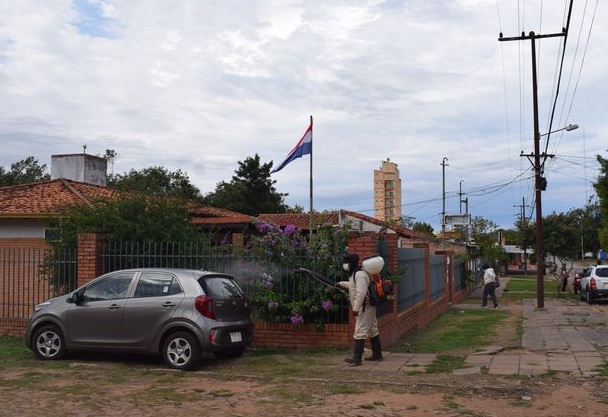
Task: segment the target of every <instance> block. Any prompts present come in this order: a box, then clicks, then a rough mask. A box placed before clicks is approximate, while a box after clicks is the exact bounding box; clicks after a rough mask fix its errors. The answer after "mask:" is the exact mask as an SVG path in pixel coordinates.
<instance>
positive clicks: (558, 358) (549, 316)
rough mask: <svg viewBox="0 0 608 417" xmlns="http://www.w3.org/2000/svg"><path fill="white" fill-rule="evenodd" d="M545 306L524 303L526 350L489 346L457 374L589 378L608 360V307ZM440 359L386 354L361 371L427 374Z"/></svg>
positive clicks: (462, 306) (561, 302)
mask: <svg viewBox="0 0 608 417" xmlns="http://www.w3.org/2000/svg"><path fill="white" fill-rule="evenodd" d="M505 284H506V282H505ZM502 287H504V285H502ZM499 300H500V298H499ZM499 302H500V301H499ZM544 304H545V308H544V309H542V310H538V309H537V308H536V300H535V299H534V300H533V299H528V300H524V302H523V336H522V345H521V349H517V350H503V349H502V348H501V347H500V346H487V347H485V348H484V351H482V352H476V353H475V354H472V355H469V356H468V357H467V358H466V364H467V365H468V367H467V368H464V369H458V370H456V371H454V373H455V374H460V375H467V374H476V373H481V372H482V369H485V370H487V373H489V374H496V375H538V374H544V373H547V372H549V371H556V372H568V373H571V374H573V375H588V374H590V373H593V372H594V371H595V369H596V367H597V366H598V365H601V364H602V363H604V362H605V361H607V360H608V304H599V305H598V304H595V305H587V303H585V302H582V301H581V302H577V301H573V300H553V299H551V300H545V302H544ZM452 308H458V309H466V308H476V309H477V308H481V303H480V305H474V304H458V305H454V306H453V307H452ZM436 356H437V355H435V354H428V353H427V354H420V353H418V354H414V353H391V352H384V360H383V361H381V362H364V364H363V365H362V366H361V367H358V369H361V370H362V371H365V370H368V371H385V372H406V373H407V372H425V366H426V365H428V364H430V363H432V362H433V361H434V360H435V358H436Z"/></svg>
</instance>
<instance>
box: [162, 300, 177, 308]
mask: <svg viewBox="0 0 608 417" xmlns="http://www.w3.org/2000/svg"><path fill="white" fill-rule="evenodd" d="M163 307H175V303H174V302H172V301H165V302H164V303H163Z"/></svg>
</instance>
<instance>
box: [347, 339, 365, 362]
mask: <svg viewBox="0 0 608 417" xmlns="http://www.w3.org/2000/svg"><path fill="white" fill-rule="evenodd" d="M364 345H365V339H355V349H354V351H353V357H352V358H346V359H344V360H345V361H346V362H348V363H351V364H353V365H357V366H358V365H361V364H363V347H364Z"/></svg>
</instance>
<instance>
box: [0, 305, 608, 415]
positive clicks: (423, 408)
mask: <svg viewBox="0 0 608 417" xmlns="http://www.w3.org/2000/svg"><path fill="white" fill-rule="evenodd" d="M505 307H506V309H507V310H508V306H505ZM513 313H514V314H513V315H512V318H511V319H510V320H508V321H507V323H505V326H504V327H503V331H502V332H501V333H500V335H499V336H497V338H496V340H495V342H496V344H499V345H502V346H504V347H507V348H510V349H517V346H518V338H517V334H516V324H517V319H518V316H517V314H515V311H513ZM461 353H462V354H466V352H461ZM294 356H296V355H294ZM80 359H81V358H77V359H76V360H70V361H68V366H67V367H66V366H65V363H64V364H63V366H60V367H53V366H34V367H33V368H31V369H30V368H27V369H26V368H9V369H2V370H0V416H2V417H3V416H20V417H21V416H22V417H30V416H32V417H33V416H39V415H41V414H44V415H49V416H75V417H89V416H91V417H92V416H95V417H98V416H103V415H128V416H131V417H147V416H163V415H171V416H175V417H179V416H188V417H191V416H214V417H229V416H232V417H234V416H260V415H265V416H305V415H323V416H361V417H366V416H416V417H427V416H434V417H436V416H469V417H471V416H472V417H512V416H513V417H514V416H535V417H562V416H563V417H566V416H568V417H579V416H580V417H595V416H597V417H605V416H607V415H608V382H607V381H606V380H604V379H602V378H600V377H599V376H587V377H581V376H572V375H570V374H567V373H551V374H548V375H541V376H530V377H523V376H497V375H487V374H483V373H482V374H477V375H458V376H457V375H453V374H425V373H418V374H396V373H394V372H391V373H382V372H379V371H378V372H373V373H372V372H366V371H362V370H361V367H353V368H349V367H345V366H344V362H343V361H342V357H341V356H337V355H335V356H331V357H329V358H324V359H323V361H324V362H323V365H324V366H325V364H327V365H326V366H327V369H326V372H323V374H320V375H319V376H318V378H316V377H310V376H308V377H302V376H299V375H292V374H289V372H282V373H280V374H279V373H278V374H277V376H276V377H273V378H270V379H269V378H260V377H257V376H255V375H247V374H244V373H243V371H244V370H246V367H245V364H246V361H247V360H248V358H247V354H246V355H245V357H244V358H242V359H239V360H236V361H233V362H230V365H226V366H225V367H224V368H221V367H219V368H218V367H217V365H216V363H217V361H211V360H210V362H209V366H205V365H203V368H202V369H201V370H200V371H198V372H176V371H170V370H168V369H165V368H164V367H163V365H162V364H160V363H152V364H148V363H144V364H140V365H138V366H135V367H134V366H133V365H132V364H131V363H128V365H125V362H123V361H122V360H120V359H119V360H111V359H110V360H106V359H100V360H80ZM281 359H282V358H281V357H280V355H278V356H277V358H276V362H277V364H278V365H277V366H279V365H280V363H281ZM290 360H291V359H290ZM240 361H243V362H240Z"/></svg>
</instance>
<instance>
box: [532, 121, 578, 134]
mask: <svg viewBox="0 0 608 417" xmlns="http://www.w3.org/2000/svg"><path fill="white" fill-rule="evenodd" d="M576 129H578V125H573V124H569V125H568V126H566V127H562V128H561V129H557V130H553V131H551V132H549V133H543V134H542V135H540V137H543V136H547V135H550V134H553V133H556V132H561V131H562V130H565V131H566V132H570V131H572V130H576Z"/></svg>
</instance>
